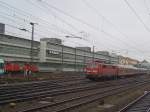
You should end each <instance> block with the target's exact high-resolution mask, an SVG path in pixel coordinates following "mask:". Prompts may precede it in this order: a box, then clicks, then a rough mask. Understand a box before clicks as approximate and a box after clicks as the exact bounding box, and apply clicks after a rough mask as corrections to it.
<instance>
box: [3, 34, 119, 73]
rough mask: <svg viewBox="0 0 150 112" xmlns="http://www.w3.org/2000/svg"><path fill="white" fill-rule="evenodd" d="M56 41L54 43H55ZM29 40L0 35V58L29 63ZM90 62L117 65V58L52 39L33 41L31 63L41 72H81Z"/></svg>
mask: <svg viewBox="0 0 150 112" xmlns="http://www.w3.org/2000/svg"><path fill="white" fill-rule="evenodd" d="M55 41H56V43H55ZM30 54H31V40H28V39H23V38H19V37H14V36H10V35H4V34H0V58H2V59H4V60H5V61H11V62H15V63H20V64H24V63H29V62H30V61H31V55H30ZM92 60H105V61H106V62H107V63H118V58H116V57H113V56H110V55H106V54H102V53H95V52H94V53H93V52H92V51H90V50H83V49H81V48H79V47H78V48H73V47H69V46H65V45H63V44H61V41H60V40H59V39H58V40H57V39H54V38H53V42H52V40H51V39H50V38H44V39H41V40H40V41H34V47H33V60H32V61H33V63H34V64H36V65H38V66H39V68H40V70H41V71H49V70H52V71H53V70H62V71H81V70H83V68H84V66H85V65H86V64H87V63H89V62H90V61H92Z"/></svg>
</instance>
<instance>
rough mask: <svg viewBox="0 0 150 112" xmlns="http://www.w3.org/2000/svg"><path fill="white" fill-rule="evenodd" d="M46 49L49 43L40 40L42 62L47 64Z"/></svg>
mask: <svg viewBox="0 0 150 112" xmlns="http://www.w3.org/2000/svg"><path fill="white" fill-rule="evenodd" d="M46 48H47V42H46V41H44V40H40V54H39V57H40V62H46Z"/></svg>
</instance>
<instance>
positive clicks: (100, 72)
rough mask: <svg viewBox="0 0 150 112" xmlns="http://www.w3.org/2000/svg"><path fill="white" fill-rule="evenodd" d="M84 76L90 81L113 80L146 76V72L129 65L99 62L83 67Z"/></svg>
mask: <svg viewBox="0 0 150 112" xmlns="http://www.w3.org/2000/svg"><path fill="white" fill-rule="evenodd" d="M84 71H85V75H86V77H87V78H88V79H90V80H96V79H114V78H121V77H130V76H136V75H143V74H147V73H148V70H147V69H144V68H137V67H134V66H131V65H117V64H105V63H101V62H99V61H94V62H90V63H88V64H87V66H86V67H85V70H84Z"/></svg>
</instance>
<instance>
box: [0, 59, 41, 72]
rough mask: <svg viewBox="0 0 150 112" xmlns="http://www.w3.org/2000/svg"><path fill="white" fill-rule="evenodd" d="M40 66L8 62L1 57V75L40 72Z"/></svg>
mask: <svg viewBox="0 0 150 112" xmlns="http://www.w3.org/2000/svg"><path fill="white" fill-rule="evenodd" d="M38 71H39V68H38V67H37V66H36V65H30V64H29V63H26V64H18V63H13V62H6V61H4V60H3V59H1V58H0V75H3V74H20V73H23V72H24V73H25V72H32V73H35V72H38Z"/></svg>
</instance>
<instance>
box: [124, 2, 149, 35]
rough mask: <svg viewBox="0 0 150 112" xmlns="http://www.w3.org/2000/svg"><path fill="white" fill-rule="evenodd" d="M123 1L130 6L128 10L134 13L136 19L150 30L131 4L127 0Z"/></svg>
mask: <svg viewBox="0 0 150 112" xmlns="http://www.w3.org/2000/svg"><path fill="white" fill-rule="evenodd" d="M124 2H125V3H126V5H127V6H128V7H129V8H130V10H131V11H132V12H133V13H134V14H135V16H136V18H137V19H138V21H139V22H140V23H141V24H142V25H143V26H144V28H145V29H146V30H147V31H148V32H150V28H149V27H148V26H147V25H146V24H145V23H144V21H143V20H142V19H141V17H140V16H139V15H138V13H137V12H136V10H135V9H134V8H133V7H132V6H131V4H130V3H129V2H128V1H127V0H124Z"/></svg>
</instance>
